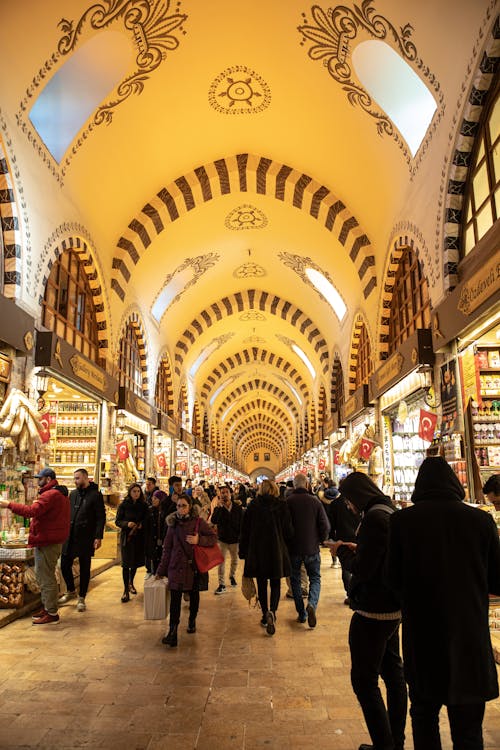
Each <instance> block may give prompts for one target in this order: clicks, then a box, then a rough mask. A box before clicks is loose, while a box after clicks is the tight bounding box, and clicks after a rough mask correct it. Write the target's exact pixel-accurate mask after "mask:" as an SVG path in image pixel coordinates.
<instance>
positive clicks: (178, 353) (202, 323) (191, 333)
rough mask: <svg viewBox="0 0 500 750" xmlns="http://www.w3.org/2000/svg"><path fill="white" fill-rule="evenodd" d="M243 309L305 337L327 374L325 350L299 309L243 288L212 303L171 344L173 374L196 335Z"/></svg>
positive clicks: (280, 298) (271, 295) (260, 291)
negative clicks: (271, 317)
mask: <svg viewBox="0 0 500 750" xmlns="http://www.w3.org/2000/svg"><path fill="white" fill-rule="evenodd" d="M244 310H260V311H262V312H267V313H268V314H269V315H276V316H277V317H279V318H281V319H282V320H285V321H286V322H287V323H290V325H291V326H293V328H294V329H296V330H298V331H300V333H301V334H302V335H303V336H305V337H306V338H307V340H308V341H309V343H310V344H311V346H312V347H313V349H314V350H315V352H316V354H317V355H318V357H319V360H320V362H321V365H322V367H323V372H327V371H328V347H327V344H326V341H325V339H324V337H323V336H322V335H321V332H320V330H319V328H318V327H317V326H316V325H315V323H314V322H313V321H312V320H311V319H310V318H309V317H308V316H307V315H306V314H305V313H304V312H302V310H300V308H298V307H296V306H295V305H293V304H292V303H291V302H288V301H287V300H285V299H283V298H282V297H279V296H278V295H275V294H270V293H269V292H264V291H262V290H258V289H246V290H244V291H242V292H237V293H236V294H231V295H229V296H227V297H223V298H222V299H220V300H219V301H217V302H214V303H213V304H211V305H210V306H209V307H206V308H205V309H204V310H201V311H200V312H199V314H198V315H197V317H196V318H194V319H193V320H192V321H191V323H190V324H189V326H188V327H187V328H186V330H185V331H184V333H183V334H182V335H181V337H180V338H179V340H178V341H177V344H176V345H175V372H176V374H177V375H180V372H181V367H182V364H183V362H184V359H185V357H186V355H187V354H188V352H189V351H190V349H191V348H192V346H193V345H194V343H195V341H196V339H197V338H198V337H199V336H201V335H202V334H203V333H205V332H206V331H208V329H209V328H211V327H212V326H213V325H215V324H216V323H218V322H219V321H220V320H222V319H223V318H224V319H225V318H228V317H230V316H232V315H239V314H240V313H241V312H243V311H244Z"/></svg>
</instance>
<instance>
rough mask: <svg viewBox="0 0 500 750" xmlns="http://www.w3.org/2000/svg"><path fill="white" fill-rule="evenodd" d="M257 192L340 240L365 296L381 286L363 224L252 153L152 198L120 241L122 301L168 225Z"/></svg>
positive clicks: (321, 189) (319, 190)
mask: <svg viewBox="0 0 500 750" xmlns="http://www.w3.org/2000/svg"><path fill="white" fill-rule="evenodd" d="M246 192H249V193H257V194H258V195H266V196H270V197H274V198H276V199H277V200H280V201H283V202H284V203H287V204H288V205H291V206H294V207H295V208H297V209H299V210H301V211H305V212H306V213H308V214H309V215H310V216H311V217H312V218H313V219H316V220H317V221H319V222H320V223H321V224H322V225H323V226H324V227H325V228H326V229H327V230H328V231H329V232H331V233H332V234H333V236H334V237H335V238H336V239H338V240H339V242H340V243H341V245H343V247H344V248H345V250H346V252H347V253H348V255H349V257H350V258H351V260H352V262H353V263H354V265H355V267H356V271H357V273H358V276H359V279H360V282H361V285H362V288H363V294H364V297H365V298H366V297H368V295H369V294H370V293H371V292H372V291H373V289H374V288H375V286H376V285H377V280H376V275H375V257H374V255H373V254H372V252H371V247H370V241H369V239H368V237H367V235H366V234H365V232H364V231H363V229H362V228H361V227H360V226H359V223H358V221H357V220H356V218H355V217H354V216H352V214H351V213H350V212H349V210H348V209H347V208H346V206H345V205H344V204H343V203H342V201H340V200H339V199H338V198H337V196H335V195H334V194H333V193H332V192H331V191H330V189H329V188H327V187H326V186H324V185H321V184H320V183H318V182H316V181H315V180H313V179H312V178H311V177H309V176H308V175H305V174H303V173H302V172H300V171H298V170H295V169H293V167H289V166H286V165H284V164H279V163H278V162H275V161H273V160H272V159H267V158H265V157H262V156H256V155H252V154H237V155H236V156H233V157H228V158H226V159H218V160H217V161H214V162H211V163H209V164H205V165H203V166H200V167H197V168H196V169H194V170H193V171H192V172H190V173H188V174H186V175H183V176H181V177H179V178H177V179H176V180H174V182H172V183H171V184H170V185H168V187H164V188H162V189H161V190H160V191H159V192H158V193H157V195H155V196H154V197H152V198H151V200H150V201H149V203H147V204H146V205H145V206H144V207H143V209H142V211H140V212H139V214H138V215H137V216H136V217H134V218H133V219H132V220H131V221H130V223H129V225H128V228H127V230H126V231H125V232H124V234H123V235H122V237H120V239H119V241H118V245H117V248H116V253H115V256H114V258H113V276H112V280H111V286H112V288H113V289H114V291H115V292H116V294H117V295H118V296H119V297H120V299H121V300H122V301H123V300H124V299H125V292H126V287H127V284H128V282H129V280H130V276H131V273H132V270H133V268H134V266H135V265H136V264H137V262H138V260H139V258H140V257H141V256H142V254H143V252H144V251H145V250H146V249H147V247H149V245H150V244H151V242H152V241H153V240H154V238H155V237H156V236H158V235H159V234H160V233H161V232H163V231H164V230H165V229H166V227H168V225H169V224H170V223H171V222H173V221H176V220H177V219H178V218H179V217H181V216H184V215H186V214H187V213H188V211H192V210H193V209H194V208H196V207H197V206H201V205H203V203H206V202H207V201H210V200H212V199H213V198H218V197H220V196H223V195H228V194H239V193H246Z"/></svg>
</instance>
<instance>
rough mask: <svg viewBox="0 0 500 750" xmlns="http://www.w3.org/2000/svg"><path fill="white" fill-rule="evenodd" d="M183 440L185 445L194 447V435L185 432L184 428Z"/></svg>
mask: <svg viewBox="0 0 500 750" xmlns="http://www.w3.org/2000/svg"><path fill="white" fill-rule="evenodd" d="M181 440H182V442H183V443H186V445H190V446H191V447H194V435H192V434H191V433H190V432H188V431H187V430H185V429H184V427H182V428H181Z"/></svg>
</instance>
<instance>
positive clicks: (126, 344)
mask: <svg viewBox="0 0 500 750" xmlns="http://www.w3.org/2000/svg"><path fill="white" fill-rule="evenodd" d="M118 373H119V375H118V377H119V381H120V385H121V386H125V388H128V390H129V391H132V393H136V394H137V395H138V396H142V395H143V386H142V367H141V353H140V346H139V338H138V336H137V330H136V328H135V327H134V326H133V325H132V323H127V327H126V329H125V333H124V334H123V336H122V337H121V339H120V358H119V360H118Z"/></svg>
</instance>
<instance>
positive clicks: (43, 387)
mask: <svg viewBox="0 0 500 750" xmlns="http://www.w3.org/2000/svg"><path fill="white" fill-rule="evenodd" d="M49 378H50V374H49V373H48V372H47V370H44V369H43V367H42V369H41V370H38V372H37V373H36V374H35V383H36V389H37V391H38V398H43V397H44V395H45V394H46V393H47V388H48V387H49Z"/></svg>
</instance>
